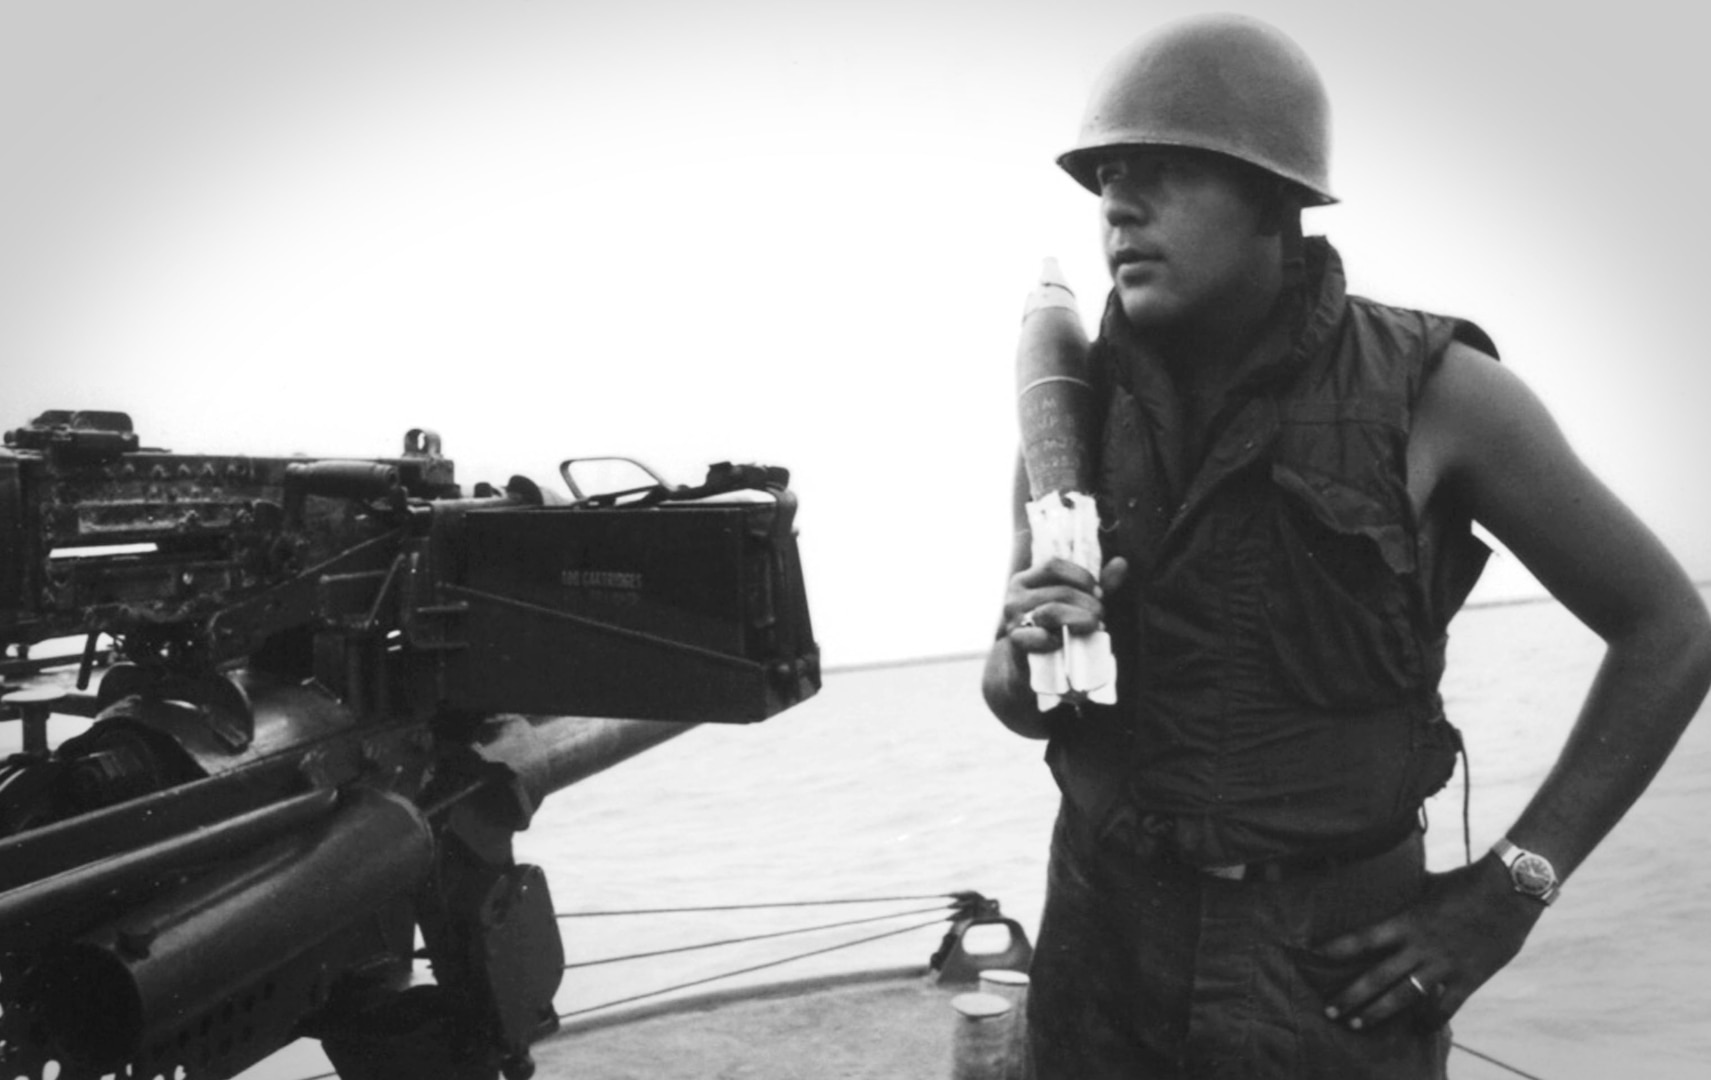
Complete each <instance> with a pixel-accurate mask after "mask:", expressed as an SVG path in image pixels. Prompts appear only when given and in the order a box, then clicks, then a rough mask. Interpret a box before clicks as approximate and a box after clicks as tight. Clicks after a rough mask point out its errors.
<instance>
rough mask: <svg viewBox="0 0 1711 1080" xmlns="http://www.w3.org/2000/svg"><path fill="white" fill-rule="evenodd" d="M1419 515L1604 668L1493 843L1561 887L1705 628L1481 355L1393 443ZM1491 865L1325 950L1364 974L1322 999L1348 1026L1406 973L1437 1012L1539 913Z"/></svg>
mask: <svg viewBox="0 0 1711 1080" xmlns="http://www.w3.org/2000/svg"><path fill="white" fill-rule="evenodd" d="M1409 453H1410V472H1411V477H1412V478H1413V480H1415V481H1417V480H1419V479H1420V478H1422V477H1424V478H1428V479H1429V480H1430V482H1431V484H1432V488H1431V490H1430V492H1429V493H1428V505H1432V504H1435V503H1437V501H1438V500H1449V501H1450V502H1451V503H1452V504H1453V506H1454V507H1455V508H1456V509H1459V510H1462V511H1464V512H1467V513H1471V514H1472V515H1473V517H1474V518H1475V519H1476V520H1478V521H1479V522H1481V523H1482V524H1483V525H1485V527H1486V528H1488V529H1490V530H1491V532H1492V534H1493V535H1495V536H1496V537H1497V538H1498V539H1499V540H1501V541H1502V542H1503V544H1504V545H1505V546H1507V547H1508V548H1509V550H1510V551H1512V552H1513V553H1514V554H1515V556H1516V557H1517V558H1519V559H1520V560H1521V562H1522V563H1523V564H1525V565H1526V566H1527V568H1528V569H1529V570H1531V571H1532V572H1533V574H1534V575H1535V576H1536V577H1537V578H1538V579H1539V581H1540V582H1541V583H1542V584H1543V585H1544V586H1545V587H1546V588H1547V589H1548V590H1549V591H1550V592H1551V594H1552V595H1553V596H1554V597H1556V598H1557V599H1558V600H1560V601H1561V602H1562V603H1563V605H1564V606H1565V607H1567V608H1568V609H1569V610H1570V611H1571V612H1573V613H1574V615H1575V616H1576V617H1577V618H1579V619H1580V620H1581V621H1582V622H1583V623H1585V624H1586V625H1587V627H1589V628H1590V629H1591V630H1593V631H1594V632H1595V633H1597V634H1598V635H1599V637H1600V638H1602V639H1603V640H1604V642H1605V645H1606V652H1605V657H1604V660H1603V662H1602V664H1601V665H1600V667H1599V669H1598V672H1597V675H1596V677H1595V678H1594V680H1593V683H1592V687H1591V690H1590V692H1589V693H1588V695H1587V698H1586V701H1585V704H1584V706H1583V707H1582V709H1581V712H1580V715H1579V717H1578V719H1577V720H1576V722H1575V725H1574V728H1573V729H1572V732H1571V734H1570V736H1569V738H1568V741H1567V743H1566V744H1565V746H1564V748H1563V750H1562V752H1561V754H1560V756H1559V758H1558V760H1557V762H1556V764H1555V766H1554V767H1553V768H1552V770H1551V772H1550V774H1549V775H1548V776H1547V778H1546V779H1545V781H1544V783H1543V784H1542V785H1541V786H1540V788H1539V790H1538V791H1537V793H1536V794H1535V795H1534V797H1533V798H1532V800H1531V801H1530V802H1529V803H1528V805H1527V807H1526V809H1525V810H1524V811H1523V812H1522V814H1521V816H1520V817H1519V818H1518V819H1517V820H1516V822H1515V823H1514V825H1513V827H1512V828H1511V830H1510V832H1509V833H1508V835H1509V837H1510V838H1511V839H1512V840H1513V841H1514V842H1515V843H1517V844H1519V845H1521V846H1522V847H1525V848H1528V849H1530V850H1534V851H1537V852H1539V853H1541V854H1543V855H1545V856H1546V857H1547V858H1549V859H1550V860H1551V861H1552V863H1553V864H1554V865H1555V867H1556V869H1557V871H1558V874H1559V876H1562V877H1566V876H1567V875H1568V874H1569V873H1571V872H1572V871H1573V870H1574V869H1575V867H1577V866H1579V865H1580V863H1581V862H1582V861H1583V860H1584V859H1585V858H1586V856H1587V855H1588V854H1589V853H1590V852H1591V851H1592V849H1593V848H1594V847H1596V846H1597V844H1598V842H1599V841H1600V840H1602V839H1603V838H1604V836H1605V835H1606V834H1607V833H1608V832H1609V831H1610V829H1611V828H1612V827H1614V826H1615V824H1616V823H1617V821H1619V820H1620V819H1621V817H1622V815H1623V814H1624V813H1626V812H1627V810H1628V808H1629V807H1630V806H1632V805H1633V803H1634V801H1635V800H1636V799H1637V798H1638V797H1639V796H1640V793H1641V792H1642V791H1644V790H1645V788H1646V785H1647V784H1649V783H1650V782H1651V780H1652V778H1653V777H1654V776H1655V775H1656V774H1657V771H1658V769H1659V767H1660V766H1661V765H1662V764H1663V762H1664V760H1665V758H1667V757H1668V755H1669V752H1670V750H1671V749H1673V747H1674V746H1675V743H1676V741H1677V740H1678V739H1679V738H1680V735H1681V733H1682V731H1683V730H1684V729H1685V728H1686V726H1687V724H1688V723H1689V721H1690V720H1691V719H1692V717H1693V715H1694V712H1695V711H1696V710H1697V709H1698V707H1699V704H1700V702H1701V701H1702V700H1703V699H1704V696H1705V693H1706V690H1707V687H1708V686H1711V616H1708V615H1707V612H1706V609H1705V605H1704V603H1703V601H1702V600H1701V599H1700V597H1699V593H1698V590H1697V589H1696V588H1695V587H1694V586H1693V583H1692V582H1691V581H1690V580H1689V579H1688V577H1687V575H1686V573H1685V572H1684V571H1683V570H1682V568H1681V566H1680V565H1679V564H1678V563H1677V562H1676V560H1675V559H1674V558H1673V557H1672V556H1671V555H1670V554H1669V552H1668V551H1667V550H1666V549H1665V548H1664V546H1663V544H1662V543H1661V542H1660V541H1659V540H1658V539H1657V537H1656V536H1654V535H1653V534H1652V532H1651V531H1650V530H1649V529H1648V528H1646V526H1645V525H1644V524H1642V523H1641V522H1640V521H1639V519H1638V518H1637V517H1635V516H1634V514H1633V513H1632V512H1631V511H1630V510H1629V509H1628V508H1627V507H1626V506H1625V505H1623V503H1622V502H1621V501H1620V500H1619V499H1617V498H1616V496H1615V495H1614V494H1613V493H1612V492H1611V491H1610V490H1609V489H1608V488H1607V487H1605V486H1604V484H1602V483H1601V482H1600V481H1599V480H1598V479H1597V478H1596V477H1595V476H1593V475H1592V473H1591V471H1590V470H1589V469H1587V467H1586V466H1585V464H1584V463H1583V462H1581V460H1580V459H1579V457H1578V456H1577V455H1576V454H1575V453H1574V452H1573V450H1572V449H1571V448H1570V447H1569V445H1568V443H1567V441H1566V439H1565V438H1564V437H1563V435H1562V432H1561V430H1560V429H1559V428H1558V427H1557V425H1556V423H1555V421H1554V420H1552V418H1551V416H1550V414H1549V412H1548V411H1547V410H1546V409H1545V407H1544V405H1543V404H1542V403H1541V402H1540V401H1539V400H1538V398H1537V397H1536V396H1535V395H1534V394H1533V393H1532V392H1531V391H1530V390H1529V389H1528V388H1527V387H1526V386H1525V385H1524V384H1523V383H1522V382H1521V381H1520V379H1519V378H1517V377H1516V376H1514V375H1513V374H1511V373H1510V372H1509V371H1507V370H1506V369H1504V368H1503V367H1501V366H1500V365H1498V364H1497V363H1496V362H1495V361H1493V360H1492V359H1491V358H1489V357H1486V356H1484V355H1482V354H1480V353H1478V352H1476V351H1474V350H1472V349H1467V348H1464V347H1460V346H1457V347H1454V348H1452V349H1451V350H1450V352H1449V354H1448V355H1447V356H1446V357H1445V360H1444V363H1443V365H1442V367H1441V369H1440V370H1439V371H1438V372H1437V373H1436V374H1435V375H1434V377H1433V378H1432V379H1431V381H1430V382H1429V383H1428V384H1427V387H1426V388H1425V391H1424V393H1423V395H1422V398H1421V401H1420V405H1419V409H1418V411H1417V413H1416V428H1415V432H1414V435H1413V437H1412V438H1411V439H1410V442H1409ZM1542 910H1543V908H1542V906H1541V905H1540V904H1539V903H1538V902H1537V901H1535V900H1532V899H1530V898H1528V897H1523V896H1520V895H1518V894H1517V893H1515V892H1514V891H1513V889H1512V888H1511V887H1510V885H1509V880H1508V875H1507V871H1506V870H1505V869H1504V868H1503V867H1502V866H1501V864H1499V863H1498V862H1497V861H1496V860H1495V858H1493V857H1489V856H1488V857H1486V858H1484V859H1482V860H1480V861H1479V862H1478V863H1476V864H1475V865H1474V866H1473V867H1469V868H1465V869H1462V870H1457V871H1452V872H1451V873H1449V874H1444V875H1435V876H1434V879H1433V881H1432V885H1431V887H1430V888H1429V890H1428V893H1427V896H1426V899H1425V900H1423V901H1422V902H1421V903H1420V904H1419V905H1417V906H1416V907H1415V908H1413V909H1411V910H1410V911H1408V912H1405V913H1404V914H1402V915H1400V916H1398V917H1397V918H1394V919H1390V920H1386V921H1385V922H1383V923H1380V924H1378V925H1377V926H1374V927H1371V928H1369V929H1367V930H1365V931H1361V932H1357V933H1355V934H1350V935H1346V936H1344V937H1342V938H1339V939H1337V940H1336V941H1334V942H1331V943H1329V944H1328V945H1327V946H1325V949H1324V951H1325V952H1326V953H1327V954H1328V955H1331V956H1333V957H1337V958H1342V959H1348V958H1354V957H1358V956H1362V955H1366V956H1369V957H1370V958H1371V959H1372V960H1373V963H1372V966H1370V967H1369V968H1368V970H1367V972H1366V974H1364V975H1363V976H1362V977H1361V978H1360V979H1358V980H1357V981H1356V982H1355V983H1354V984H1352V985H1351V986H1349V987H1348V988H1347V989H1345V990H1344V991H1343V992H1342V993H1341V994H1339V995H1338V996H1337V997H1336V999H1335V1000H1334V1001H1333V1002H1332V1003H1331V1006H1332V1011H1333V1012H1334V1013H1335V1014H1336V1015H1337V1016H1339V1017H1341V1018H1343V1019H1345V1020H1348V1021H1350V1022H1351V1023H1352V1024H1354V1025H1356V1026H1360V1025H1362V1024H1371V1023H1374V1022H1377V1021H1379V1020H1383V1019H1385V1018H1387V1017H1388V1016H1390V1015H1392V1014H1393V1013H1396V1012H1398V1011H1401V1010H1402V1009H1404V1008H1408V1007H1411V1006H1414V1005H1416V1004H1418V1000H1419V999H1418V992H1417V991H1415V990H1414V989H1413V987H1412V985H1411V984H1410V983H1409V982H1408V981H1407V980H1408V977H1409V976H1410V975H1412V976H1413V977H1414V978H1415V979H1416V980H1418V981H1419V982H1420V983H1421V984H1423V985H1425V986H1427V987H1430V988H1433V992H1434V994H1435V995H1436V996H1438V997H1439V998H1440V1001H1439V1007H1440V1008H1441V1010H1442V1011H1443V1012H1444V1013H1446V1014H1448V1013H1453V1012H1454V1011H1455V1010H1456V1009H1457V1008H1459V1007H1460V1006H1461V1004H1462V1003H1463V1002H1464V1001H1466V1000H1467V997H1468V996H1469V995H1471V994H1472V993H1473V992H1474V991H1475V990H1476V989H1478V988H1479V987H1480V986H1481V985H1483V984H1484V983H1485V981H1486V980H1487V979H1489V978H1490V977H1491V976H1492V975H1493V974H1495V973H1496V972H1497V971H1498V970H1500V969H1501V968H1502V966H1503V965H1504V964H1506V963H1508V961H1509V960H1510V959H1511V958H1512V957H1513V956H1514V955H1515V953H1516V952H1518V951H1519V950H1520V947H1521V944H1522V942H1523V941H1524V940H1525V938H1526V935H1527V933H1528V931H1529V930H1530V929H1531V927H1532V925H1533V923H1534V922H1535V921H1536V920H1537V918H1538V916H1539V914H1540V913H1541V912H1542Z"/></svg>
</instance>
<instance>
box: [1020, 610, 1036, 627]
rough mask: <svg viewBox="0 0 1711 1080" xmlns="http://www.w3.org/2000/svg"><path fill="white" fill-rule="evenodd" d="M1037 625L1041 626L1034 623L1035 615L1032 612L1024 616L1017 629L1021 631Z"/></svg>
mask: <svg viewBox="0 0 1711 1080" xmlns="http://www.w3.org/2000/svg"><path fill="white" fill-rule="evenodd" d="M1037 625H1039V624H1038V623H1036V622H1034V613H1033V612H1031V611H1030V612H1028V613H1027V614H1026V615H1024V616H1022V619H1021V621H1020V622H1018V623H1017V624H1016V629H1018V630H1021V629H1024V628H1030V627H1034V626H1037Z"/></svg>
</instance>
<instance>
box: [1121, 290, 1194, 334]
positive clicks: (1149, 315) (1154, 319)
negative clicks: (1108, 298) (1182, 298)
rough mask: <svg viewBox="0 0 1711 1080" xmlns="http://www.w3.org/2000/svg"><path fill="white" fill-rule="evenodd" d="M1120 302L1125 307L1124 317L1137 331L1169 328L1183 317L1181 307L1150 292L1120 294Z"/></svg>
mask: <svg viewBox="0 0 1711 1080" xmlns="http://www.w3.org/2000/svg"><path fill="white" fill-rule="evenodd" d="M1118 302H1119V303H1121V304H1122V305H1123V316H1124V317H1125V318H1127V319H1128V320H1129V325H1130V326H1132V327H1134V328H1135V329H1137V330H1152V329H1158V328H1162V327H1167V326H1169V325H1171V324H1172V323H1173V322H1175V321H1176V320H1177V319H1179V318H1180V317H1181V311H1180V310H1179V305H1176V304H1172V303H1170V302H1169V301H1168V300H1167V299H1166V298H1164V297H1161V296H1157V295H1154V294H1152V293H1150V292H1142V293H1130V292H1124V293H1120V294H1119V295H1118Z"/></svg>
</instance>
